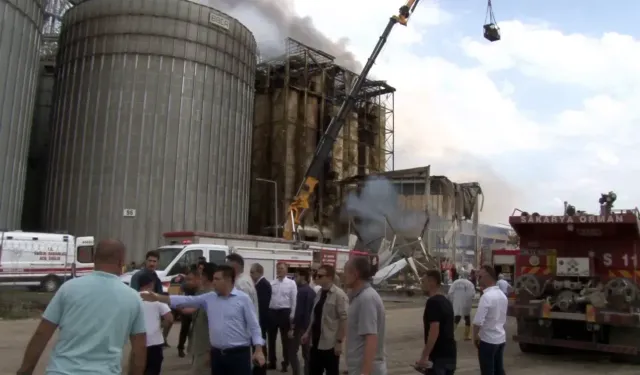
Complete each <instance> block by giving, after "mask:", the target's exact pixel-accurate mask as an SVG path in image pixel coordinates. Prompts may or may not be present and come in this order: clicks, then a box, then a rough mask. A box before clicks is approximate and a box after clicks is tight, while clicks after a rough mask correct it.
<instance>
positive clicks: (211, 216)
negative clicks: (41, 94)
mask: <svg viewBox="0 0 640 375" xmlns="http://www.w3.org/2000/svg"><path fill="white" fill-rule="evenodd" d="M58 48H59V53H58V61H57V63H58V65H57V80H58V82H57V85H56V98H57V99H56V102H55V103H54V116H53V130H52V140H51V147H52V153H51V161H50V168H49V172H48V177H47V193H46V198H45V201H46V207H45V211H46V213H45V222H46V227H47V229H48V230H66V231H69V232H71V233H73V234H76V235H94V236H97V237H99V238H104V237H116V238H120V239H122V240H123V241H124V242H125V244H126V245H127V246H128V247H129V248H130V249H132V250H133V251H134V253H133V254H132V255H131V257H132V259H133V260H140V258H141V257H142V256H143V254H144V252H145V251H146V250H148V247H150V246H155V245H157V244H158V242H159V241H160V240H161V235H162V233H163V232H165V231H171V230H201V231H211V232H225V233H244V232H245V231H246V229H247V220H248V210H249V206H248V205H249V199H248V198H249V183H250V181H249V167H250V156H251V155H250V154H251V152H250V145H251V127H252V112H253V104H254V85H255V83H254V79H255V69H256V58H257V46H256V42H255V38H254V36H253V34H252V33H251V32H250V31H249V30H248V29H247V28H246V27H244V26H243V25H242V24H240V23H239V22H238V21H237V20H235V19H233V18H231V17H228V16H227V15H225V14H222V13H220V12H218V11H216V10H214V9H211V8H209V7H207V6H204V5H200V4H196V3H192V2H187V1H181V0H130V1H112V0H89V1H86V2H81V3H79V4H78V5H76V6H75V7H74V8H72V9H71V10H69V11H68V12H67V13H66V15H65V16H64V18H63V27H62V32H61V37H60V42H59V47H58Z"/></svg>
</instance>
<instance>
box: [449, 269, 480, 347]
mask: <svg viewBox="0 0 640 375" xmlns="http://www.w3.org/2000/svg"><path fill="white" fill-rule="evenodd" d="M451 278H452V279H453V283H452V284H451V286H450V287H449V301H451V304H452V305H453V315H454V323H455V325H456V326H458V324H459V323H460V320H462V318H464V340H465V341H469V340H471V308H472V306H473V297H475V295H476V288H475V287H474V286H473V283H472V282H471V281H469V280H467V279H465V278H458V273H457V272H456V271H455V270H452V272H451Z"/></svg>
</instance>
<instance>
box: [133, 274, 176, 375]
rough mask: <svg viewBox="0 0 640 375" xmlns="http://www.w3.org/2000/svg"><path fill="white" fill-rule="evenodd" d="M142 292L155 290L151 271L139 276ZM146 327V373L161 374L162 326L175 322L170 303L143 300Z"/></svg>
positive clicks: (149, 374) (150, 374)
mask: <svg viewBox="0 0 640 375" xmlns="http://www.w3.org/2000/svg"><path fill="white" fill-rule="evenodd" d="M138 281H139V286H140V291H141V292H153V287H154V278H153V274H152V273H151V272H145V273H143V274H141V275H139V276H138ZM142 311H143V313H144V322H145V327H146V328H147V365H146V367H145V370H144V374H145V375H160V371H161V370H162V361H163V360H164V355H163V353H162V349H163V347H164V336H163V335H162V326H163V325H164V326H165V327H166V326H170V325H171V324H172V323H173V314H172V313H171V309H170V308H169V305H167V304H166V303H161V302H157V301H156V302H146V301H145V302H143V306H142Z"/></svg>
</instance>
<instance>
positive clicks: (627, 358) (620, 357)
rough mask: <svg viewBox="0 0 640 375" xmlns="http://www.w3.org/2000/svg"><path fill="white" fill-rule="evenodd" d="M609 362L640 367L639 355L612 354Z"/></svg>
mask: <svg viewBox="0 0 640 375" xmlns="http://www.w3.org/2000/svg"><path fill="white" fill-rule="evenodd" d="M611 362H614V363H625V364H632V365H640V355H625V354H614V355H612V356H611Z"/></svg>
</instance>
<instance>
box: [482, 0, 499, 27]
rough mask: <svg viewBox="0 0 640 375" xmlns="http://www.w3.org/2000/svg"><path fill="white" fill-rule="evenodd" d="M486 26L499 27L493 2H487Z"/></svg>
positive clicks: (489, 0)
mask: <svg viewBox="0 0 640 375" xmlns="http://www.w3.org/2000/svg"><path fill="white" fill-rule="evenodd" d="M484 24H485V25H491V24H493V25H495V26H496V28H497V27H498V22H497V21H496V16H495V15H494V14H493V6H492V5H491V0H487V13H486V15H485V17H484Z"/></svg>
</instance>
